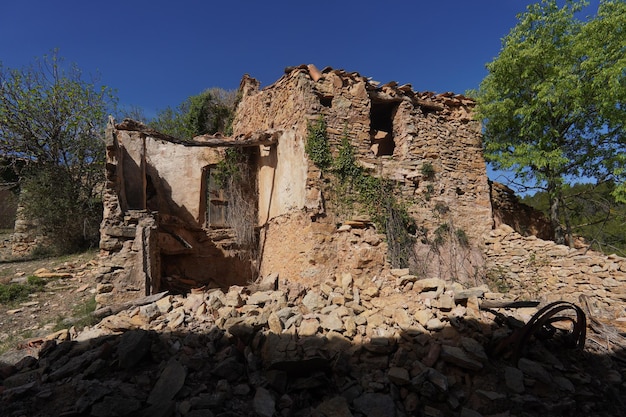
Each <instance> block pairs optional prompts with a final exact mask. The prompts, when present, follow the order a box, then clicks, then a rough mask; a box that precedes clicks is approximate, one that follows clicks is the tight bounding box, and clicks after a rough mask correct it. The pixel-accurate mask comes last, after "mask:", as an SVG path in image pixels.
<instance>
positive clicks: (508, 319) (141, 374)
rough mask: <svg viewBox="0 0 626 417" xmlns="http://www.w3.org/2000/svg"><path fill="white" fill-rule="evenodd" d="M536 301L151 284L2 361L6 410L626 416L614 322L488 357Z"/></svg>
mask: <svg viewBox="0 0 626 417" xmlns="http://www.w3.org/2000/svg"><path fill="white" fill-rule="evenodd" d="M562 290H563V289H562ZM563 291H565V290H563ZM541 306H542V305H541V304H538V303H528V302H525V303H520V302H519V300H515V298H514V295H513V294H512V293H506V294H502V293H494V292H491V291H490V290H489V288H487V286H477V287H472V288H463V287H462V286H461V285H460V284H458V283H453V282H446V281H444V280H441V279H437V278H426V279H418V277H416V276H414V275H411V274H409V271H408V270H398V269H395V270H392V271H391V273H390V274H389V275H388V276H385V277H375V276H371V277H366V276H356V275H353V274H351V273H349V272H344V273H337V274H335V276H334V277H333V278H329V279H326V280H324V281H322V282H318V283H316V284H312V285H308V286H307V285H305V284H303V283H296V282H292V281H290V280H289V279H285V278H283V277H279V276H278V275H277V274H270V275H268V276H266V277H265V278H264V279H263V280H261V281H260V282H257V283H255V284H251V285H249V286H245V287H244V286H232V287H230V288H229V289H224V290H222V289H210V290H205V289H198V290H194V291H192V292H191V293H189V294H187V295H171V294H166V293H160V294H155V295H152V296H149V297H146V298H143V299H140V300H136V301H135V302H134V303H131V304H128V305H125V306H122V307H121V308H122V309H121V311H118V312H117V313H116V314H112V313H114V312H116V311H117V310H119V309H114V308H113V309H111V308H109V309H101V310H98V311H96V314H99V315H103V316H105V317H104V318H103V319H102V320H101V321H100V323H99V324H97V325H95V326H93V327H88V328H85V329H83V330H82V331H80V332H77V333H76V332H74V329H70V330H64V331H61V332H57V333H55V334H53V335H50V336H49V337H47V338H42V339H38V340H36V341H32V343H30V345H28V346H27V347H26V348H24V349H22V350H20V351H15V352H10V353H9V354H5V355H3V356H2V357H0V361H1V362H2V364H3V365H2V367H1V368H0V381H1V387H0V409H1V410H2V415H3V416H12V417H18V416H83V415H84V416H100V417H104V416H187V417H194V416H262V417H271V416H327V417H330V416H345V417H350V416H353V417H360V416H363V417H383V416H385V417H388V416H398V417H400V416H412V415H420V416H433V417H438V416H462V417H474V416H532V415H541V416H561V415H594V416H603V415H606V416H616V415H624V413H625V412H626V404H624V400H623V399H624V398H626V397H624V394H625V393H626V385H625V383H624V380H623V377H624V376H625V364H626V361H624V355H623V350H621V349H618V347H619V343H620V340H621V339H620V338H622V339H623V337H622V336H621V335H620V333H619V332H613V333H610V334H609V333H606V334H604V335H598V334H595V333H594V330H593V329H594V327H593V326H591V327H590V328H589V329H588V332H589V335H588V338H587V341H586V346H585V349H584V350H571V349H567V348H566V345H567V343H564V341H563V340H560V339H559V337H558V336H562V337H564V338H567V336H568V326H567V324H568V322H567V321H565V325H563V324H561V325H557V324H556V323H555V327H552V328H551V329H552V330H553V332H556V333H557V334H555V335H554V337H551V338H550V337H547V336H551V335H544V336H546V337H547V338H546V340H539V339H540V335H539V334H537V336H536V337H534V338H533V339H532V340H529V341H528V342H527V343H526V344H525V345H524V346H517V347H516V348H519V350H520V352H522V354H521V356H520V359H519V360H518V361H515V360H513V358H512V357H511V355H510V353H511V352H507V351H504V352H500V354H498V355H496V354H495V350H494V347H495V346H497V345H498V344H499V342H502V341H503V340H505V339H506V338H507V337H509V336H511V334H513V332H514V330H515V329H517V328H519V327H520V326H522V325H523V324H524V323H526V322H528V321H529V320H530V319H531V317H532V316H533V314H535V313H536V312H537V310H538V309H539V308H540V307H541ZM596 324H597V325H602V326H604V330H605V331H606V330H607V329H608V326H609V324H607V323H606V322H605V323H604V324H602V323H601V322H600V321H598V322H597V323H596ZM559 329H561V330H559ZM595 329H596V330H597V329H598V327H595ZM545 330H546V331H547V330H550V329H548V328H546V329H545ZM608 336H611V338H612V339H611V340H609V338H608ZM513 339H515V338H513ZM509 340H510V339H509ZM603 340H604V342H602V341H603ZM602 343H604V346H600V344H602ZM607 347H611V348H612V350H611V351H608V350H607Z"/></svg>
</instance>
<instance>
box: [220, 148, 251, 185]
mask: <svg viewBox="0 0 626 417" xmlns="http://www.w3.org/2000/svg"><path fill="white" fill-rule="evenodd" d="M247 162H248V157H247V155H246V154H245V153H244V152H242V150H241V149H240V148H227V149H226V151H225V153H224V159H222V160H221V161H219V162H218V164H217V167H216V168H215V172H214V174H213V175H214V177H215V181H216V182H217V184H218V185H219V186H220V187H221V188H224V187H227V186H228V185H229V183H230V182H233V181H234V182H238V181H241V179H242V178H241V177H242V172H243V170H244V169H245V167H246V166H247Z"/></svg>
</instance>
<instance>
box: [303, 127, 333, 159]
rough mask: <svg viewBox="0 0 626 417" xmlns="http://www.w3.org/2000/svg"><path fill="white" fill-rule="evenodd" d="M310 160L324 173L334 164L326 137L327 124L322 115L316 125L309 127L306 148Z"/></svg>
mask: <svg viewBox="0 0 626 417" xmlns="http://www.w3.org/2000/svg"><path fill="white" fill-rule="evenodd" d="M304 149H305V151H306V153H307V155H308V156H309V159H310V160H311V161H312V162H313V163H314V164H315V166H317V167H318V168H319V169H321V170H322V171H324V170H326V169H328V168H330V166H331V165H332V163H333V158H332V155H331V154H330V146H329V145H328V138H327V137H326V122H325V121H324V117H323V116H322V115H320V117H319V118H318V119H317V121H316V122H315V123H311V124H309V126H308V133H307V138H306V144H305V147H304Z"/></svg>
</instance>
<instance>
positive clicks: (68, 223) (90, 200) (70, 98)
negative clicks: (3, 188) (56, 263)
mask: <svg viewBox="0 0 626 417" xmlns="http://www.w3.org/2000/svg"><path fill="white" fill-rule="evenodd" d="M115 101H116V100H115V98H114V96H113V92H112V91H111V90H110V89H109V88H107V87H104V86H97V85H96V83H95V81H91V82H87V81H85V80H84V79H83V78H82V74H81V71H80V70H79V69H78V68H77V67H76V66H70V67H64V66H63V60H62V59H61V58H59V57H58V56H57V52H56V51H54V52H53V54H52V55H51V56H45V57H44V58H43V59H42V60H39V61H37V62H36V63H35V64H33V65H31V66H28V67H26V68H23V69H20V70H18V69H8V68H5V67H3V66H2V65H1V64H0V157H1V158H3V159H4V160H9V161H12V162H13V166H14V167H15V166H19V167H20V169H19V172H18V176H19V180H20V188H21V190H23V191H25V193H24V195H27V196H28V198H25V199H23V204H24V205H25V209H26V211H27V213H29V214H30V215H31V216H33V217H34V219H36V220H38V221H39V224H40V225H42V226H43V227H45V228H48V229H49V230H46V231H47V232H50V233H52V235H51V236H49V238H50V239H49V240H50V241H51V242H53V243H56V241H57V237H58V236H56V235H54V233H55V231H61V232H62V236H61V241H62V242H61V245H60V246H61V247H62V249H61V250H65V249H64V248H73V247H74V246H75V244H77V245H79V246H80V245H83V244H84V245H87V244H89V243H91V242H92V237H93V236H90V237H89V238H87V239H83V238H82V237H85V236H86V234H87V233H85V231H86V230H87V229H88V228H89V225H91V224H99V216H100V213H99V212H98V210H94V209H93V208H94V207H95V206H97V205H98V204H97V200H98V199H99V190H100V186H101V184H102V182H103V180H104V144H103V141H102V134H103V132H104V128H105V125H106V115H107V113H109V112H110V111H112V110H113V109H114V107H115ZM17 161H19V164H16V163H15V162H17ZM37 205H38V206H39V207H37ZM96 212H98V213H97V214H94V213H96ZM68 227H71V228H72V230H77V229H80V230H81V232H80V235H81V236H82V237H81V238H75V237H76V236H72V237H71V238H70V239H69V240H71V241H72V244H70V245H68V246H66V245H65V243H67V242H66V239H65V238H66V237H67V234H71V233H69V232H68V233H66V231H65V230H64V229H66V228H68Z"/></svg>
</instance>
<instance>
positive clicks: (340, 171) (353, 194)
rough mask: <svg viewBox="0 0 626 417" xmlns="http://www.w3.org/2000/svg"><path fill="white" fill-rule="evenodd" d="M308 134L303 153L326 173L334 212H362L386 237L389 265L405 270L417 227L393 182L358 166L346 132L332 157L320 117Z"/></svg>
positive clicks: (411, 252) (412, 259) (413, 254)
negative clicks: (336, 210)
mask: <svg viewBox="0 0 626 417" xmlns="http://www.w3.org/2000/svg"><path fill="white" fill-rule="evenodd" d="M308 132H309V133H308V137H307V143H306V147H305V150H306V152H307V155H308V156H309V159H311V161H313V163H314V164H315V165H316V166H317V167H319V168H320V169H322V171H323V172H327V173H328V174H330V175H329V176H330V177H331V178H330V181H329V183H330V186H329V189H328V191H329V192H330V194H331V195H332V196H333V197H334V200H335V201H334V202H335V204H337V207H336V208H337V209H338V211H339V212H344V213H345V212H354V211H357V212H358V211H364V212H366V213H367V214H368V215H369V217H370V218H371V219H372V221H373V222H374V223H375V224H376V225H377V226H378V228H379V229H380V230H381V231H382V232H384V233H385V235H386V237H387V242H388V244H389V258H390V259H389V260H390V262H391V264H392V266H393V267H394V268H406V267H409V266H410V265H411V264H412V263H414V262H413V261H414V258H415V252H414V250H413V246H414V244H415V241H416V238H415V233H416V230H417V225H416V223H415V220H414V219H413V218H412V217H411V216H410V215H409V213H408V211H407V210H406V208H405V207H404V206H403V205H402V204H401V202H400V201H398V199H397V198H396V193H395V183H394V182H393V181H391V180H389V179H386V178H381V177H375V176H373V175H371V174H370V173H368V172H367V170H366V169H365V168H364V167H363V166H362V165H360V164H359V162H358V161H357V158H356V155H355V149H354V146H353V145H352V142H351V140H350V137H349V136H348V134H347V130H346V132H345V133H344V135H343V136H342V138H341V142H340V144H339V147H338V149H337V156H336V157H335V158H333V156H332V154H331V150H330V146H329V145H328V139H327V137H326V123H325V122H324V119H323V117H322V116H320V118H319V119H318V120H317V122H316V123H314V124H312V125H310V126H309V131H308Z"/></svg>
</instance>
